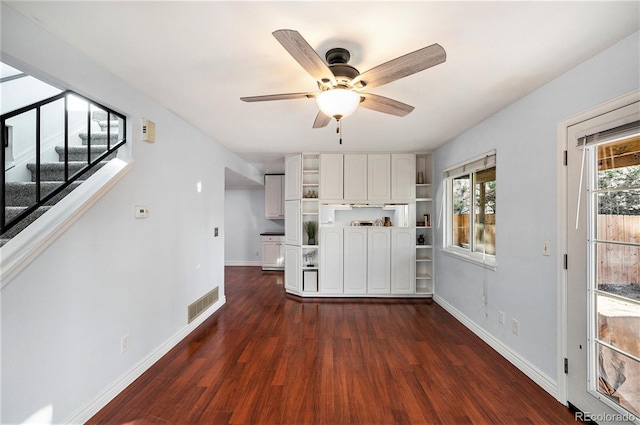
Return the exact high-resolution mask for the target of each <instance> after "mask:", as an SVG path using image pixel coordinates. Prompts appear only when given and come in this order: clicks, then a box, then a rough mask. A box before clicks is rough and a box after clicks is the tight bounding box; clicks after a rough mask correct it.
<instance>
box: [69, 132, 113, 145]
mask: <svg viewBox="0 0 640 425" xmlns="http://www.w3.org/2000/svg"><path fill="white" fill-rule="evenodd" d="M78 136H80V140H82V144H83V145H86V144H87V133H86V132H85V133H80V134H78ZM119 139H120V135H119V134H118V133H117V132H116V133H111V144H112V145H114V144H116V143H118V140H119ZM106 144H107V133H91V146H93V145H106Z"/></svg>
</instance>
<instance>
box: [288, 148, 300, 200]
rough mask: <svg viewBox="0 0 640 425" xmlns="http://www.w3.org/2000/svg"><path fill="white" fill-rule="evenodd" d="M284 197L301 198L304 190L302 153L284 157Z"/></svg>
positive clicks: (290, 198) (289, 198)
mask: <svg viewBox="0 0 640 425" xmlns="http://www.w3.org/2000/svg"><path fill="white" fill-rule="evenodd" d="M284 176H285V178H284V199H285V201H289V200H293V199H300V196H301V195H300V193H301V191H302V155H301V154H296V155H289V156H287V157H285V158H284Z"/></svg>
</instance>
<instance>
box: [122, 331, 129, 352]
mask: <svg viewBox="0 0 640 425" xmlns="http://www.w3.org/2000/svg"><path fill="white" fill-rule="evenodd" d="M130 339H131V336H130V335H129V334H126V335H125V336H123V337H122V338H121V339H120V352H121V353H124V352H125V351H127V350H128V349H129V343H130V342H131V341H130Z"/></svg>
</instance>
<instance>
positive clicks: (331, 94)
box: [316, 88, 360, 120]
mask: <svg viewBox="0 0 640 425" xmlns="http://www.w3.org/2000/svg"><path fill="white" fill-rule="evenodd" d="M316 103H317V104H318V108H320V110H321V111H322V113H323V114H325V115H326V116H328V117H333V118H335V119H336V120H340V119H342V118H345V117H348V116H349V115H351V114H353V113H354V112H355V111H356V109H358V105H359V104H360V95H359V94H358V93H356V92H354V91H352V90H347V89H342V88H335V89H331V90H325V91H323V92H321V93H319V94H318V96H317V97H316Z"/></svg>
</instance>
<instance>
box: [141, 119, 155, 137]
mask: <svg viewBox="0 0 640 425" xmlns="http://www.w3.org/2000/svg"><path fill="white" fill-rule="evenodd" d="M142 141H143V142H149V143H155V141H156V123H154V122H153V121H150V120H148V119H146V118H143V119H142Z"/></svg>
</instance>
